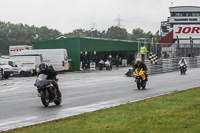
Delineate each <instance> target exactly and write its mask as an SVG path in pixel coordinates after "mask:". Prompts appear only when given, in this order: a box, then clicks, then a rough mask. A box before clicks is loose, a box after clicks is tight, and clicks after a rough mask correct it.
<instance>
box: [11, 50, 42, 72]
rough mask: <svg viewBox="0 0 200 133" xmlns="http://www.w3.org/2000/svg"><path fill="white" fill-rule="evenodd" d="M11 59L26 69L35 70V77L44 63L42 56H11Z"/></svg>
mask: <svg viewBox="0 0 200 133" xmlns="http://www.w3.org/2000/svg"><path fill="white" fill-rule="evenodd" d="M10 58H11V59H14V60H16V61H17V62H19V63H20V64H22V65H23V66H24V67H29V68H31V69H32V70H33V75H36V74H37V71H38V67H39V65H40V63H41V62H42V55H41V54H26V55H11V56H10Z"/></svg>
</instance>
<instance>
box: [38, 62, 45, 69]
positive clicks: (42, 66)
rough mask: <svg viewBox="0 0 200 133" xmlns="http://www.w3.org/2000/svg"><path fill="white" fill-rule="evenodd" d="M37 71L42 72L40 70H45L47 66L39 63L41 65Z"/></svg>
mask: <svg viewBox="0 0 200 133" xmlns="http://www.w3.org/2000/svg"><path fill="white" fill-rule="evenodd" d="M39 69H40V70H42V69H47V65H46V64H44V63H41V64H40V65H39Z"/></svg>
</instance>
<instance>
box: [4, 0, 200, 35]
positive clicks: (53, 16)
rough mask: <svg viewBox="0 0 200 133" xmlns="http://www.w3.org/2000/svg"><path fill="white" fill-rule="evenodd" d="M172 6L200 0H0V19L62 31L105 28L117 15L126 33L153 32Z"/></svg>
mask: <svg viewBox="0 0 200 133" xmlns="http://www.w3.org/2000/svg"><path fill="white" fill-rule="evenodd" d="M172 3H173V4H172ZM171 6H200V0H171V1H170V0H0V21H3V22H11V23H14V24H18V23H22V24H27V25H29V26H32V25H34V26H37V27H41V26H47V27H48V28H51V29H57V30H59V31H60V32H62V33H63V34H64V33H68V32H71V31H73V30H75V29H78V28H82V29H85V30H90V29H91V28H95V29H96V30H99V31H102V30H107V29H108V28H109V27H111V26H116V25H117V24H118V21H115V19H118V17H119V16H120V18H121V19H122V20H121V21H120V22H121V25H122V26H121V27H122V28H125V29H126V30H127V31H128V32H129V33H131V31H132V30H133V29H135V28H141V29H143V30H144V31H145V32H148V31H151V32H153V33H154V34H155V32H156V31H157V30H159V29H160V23H161V21H166V20H167V17H169V15H170V14H169V7H171Z"/></svg>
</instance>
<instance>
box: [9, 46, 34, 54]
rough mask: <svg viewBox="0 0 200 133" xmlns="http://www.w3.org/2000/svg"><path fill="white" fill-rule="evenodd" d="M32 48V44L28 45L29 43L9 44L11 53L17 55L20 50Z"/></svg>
mask: <svg viewBox="0 0 200 133" xmlns="http://www.w3.org/2000/svg"><path fill="white" fill-rule="evenodd" d="M31 49H32V46H28V45H15V46H9V55H16V54H17V53H19V52H20V51H23V50H31Z"/></svg>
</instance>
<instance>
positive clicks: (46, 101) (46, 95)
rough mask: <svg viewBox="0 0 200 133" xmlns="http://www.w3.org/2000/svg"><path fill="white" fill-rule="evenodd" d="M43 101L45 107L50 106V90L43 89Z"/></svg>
mask: <svg viewBox="0 0 200 133" xmlns="http://www.w3.org/2000/svg"><path fill="white" fill-rule="evenodd" d="M41 101H42V104H43V105H44V106H45V107H48V106H49V92H48V91H47V90H42V91H41Z"/></svg>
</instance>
